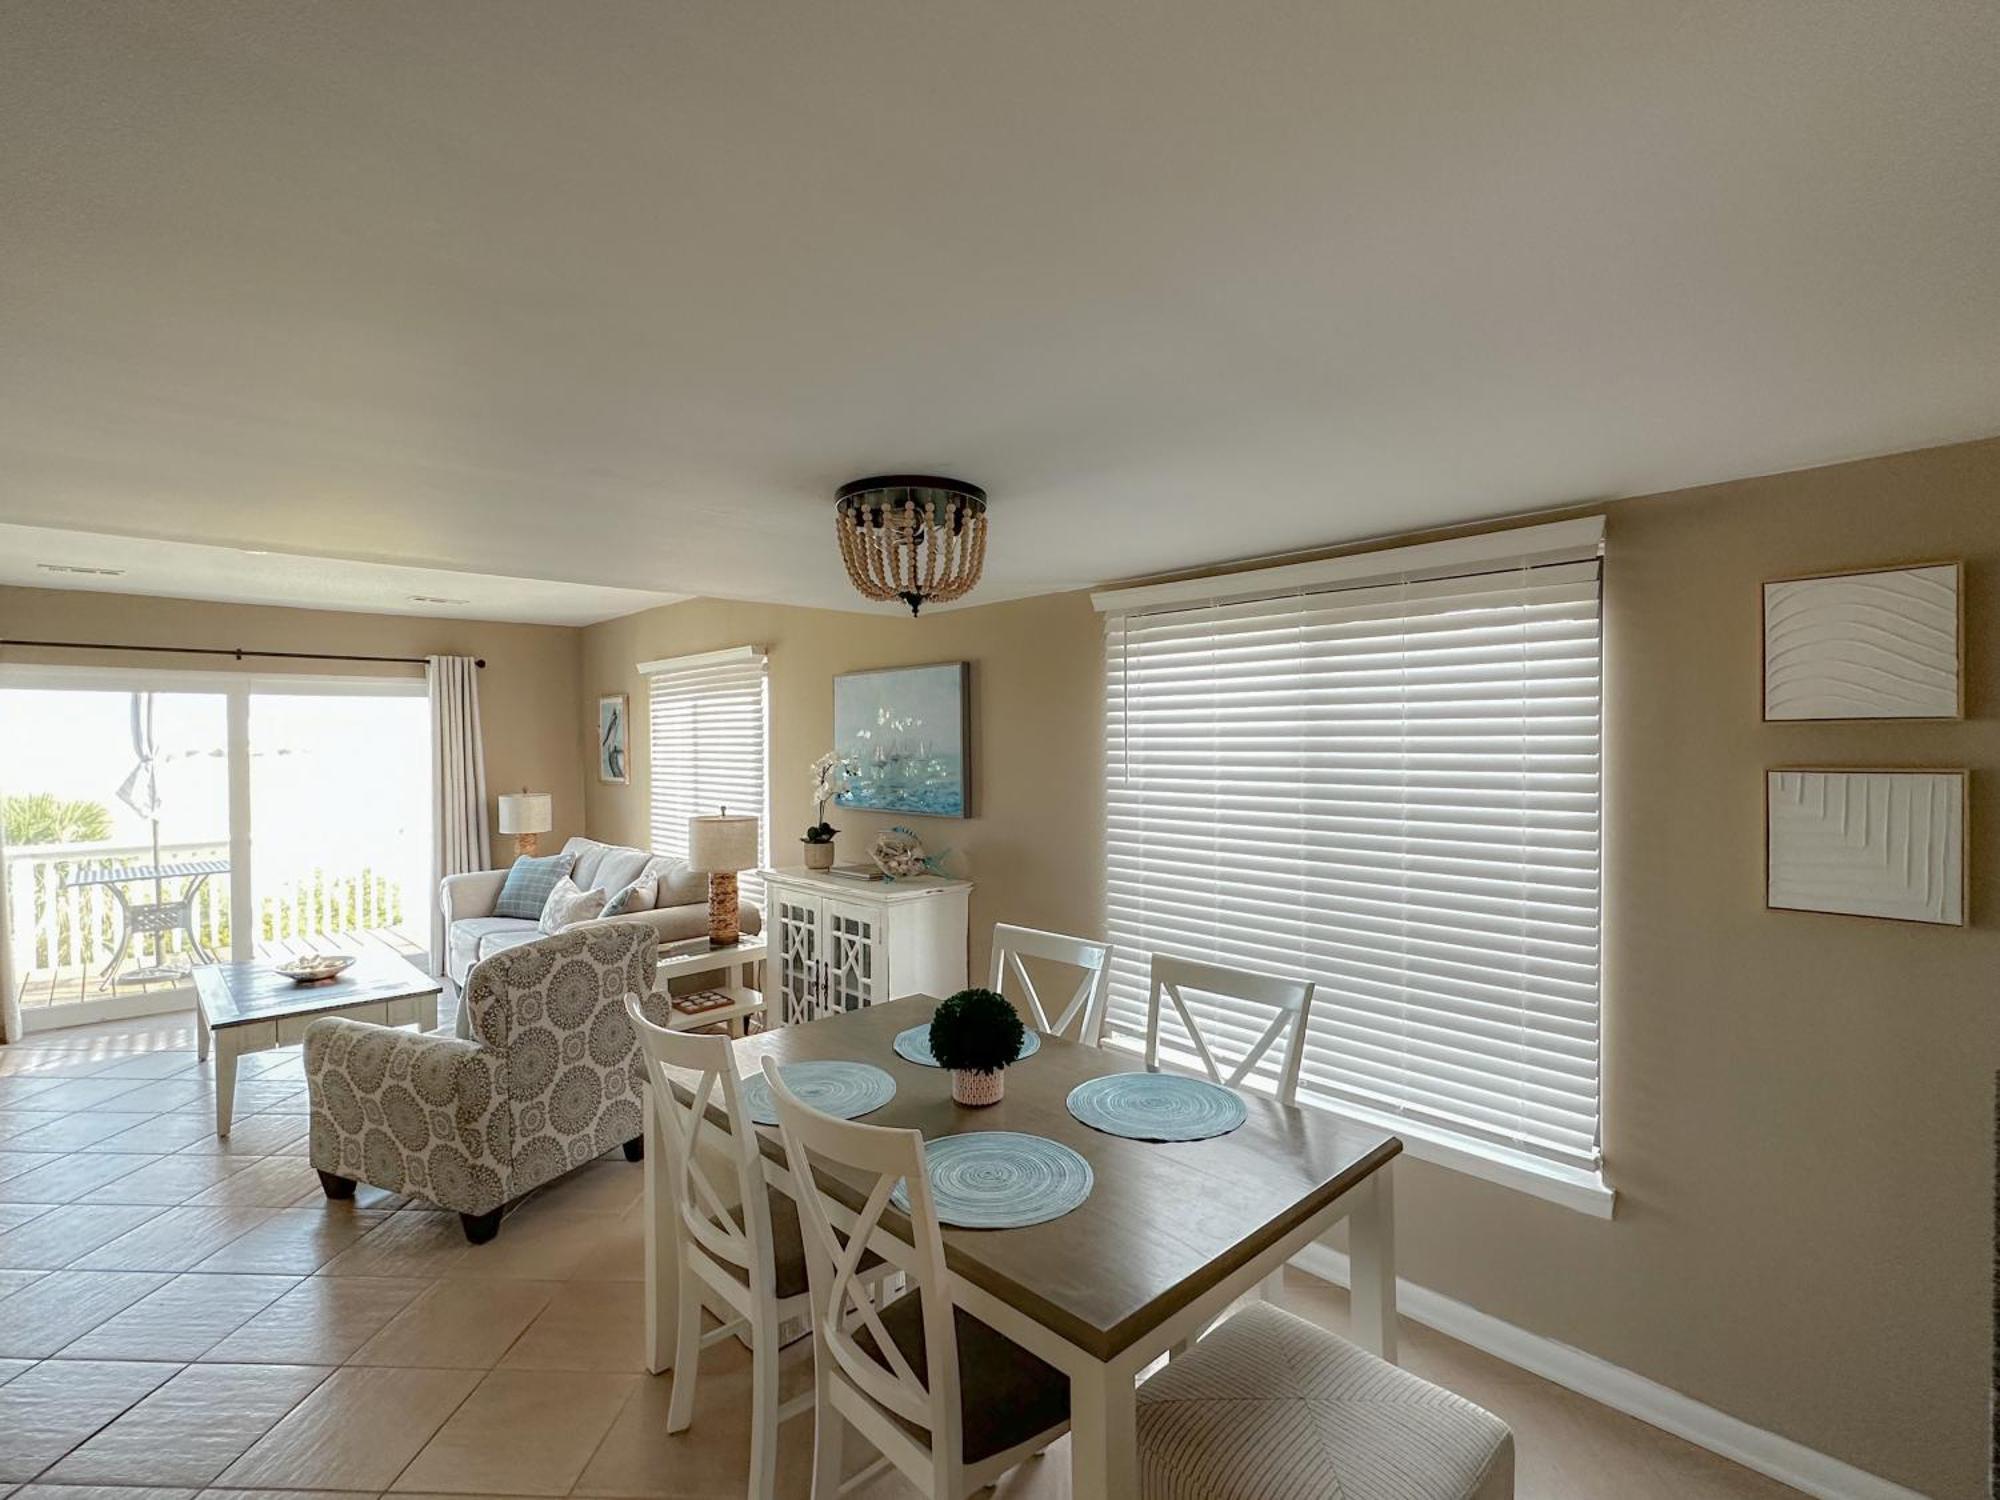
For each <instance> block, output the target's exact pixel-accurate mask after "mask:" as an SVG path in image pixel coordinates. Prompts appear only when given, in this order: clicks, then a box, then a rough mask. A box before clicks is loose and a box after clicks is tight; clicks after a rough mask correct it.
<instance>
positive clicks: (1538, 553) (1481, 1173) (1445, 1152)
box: [1092, 516, 1616, 1218]
mask: <svg viewBox="0 0 2000 1500" xmlns="http://www.w3.org/2000/svg"><path fill="white" fill-rule="evenodd" d="M1603 527H1604V523H1603V518H1602V517H1601V516H1593V517H1586V518H1583V519H1581V520H1575V521H1563V522H1555V523H1548V524H1543V525H1531V526H1523V527H1517V528H1513V529H1511V530H1507V531H1499V532H1487V533H1482V534H1478V535H1474V536H1468V537H1457V538H1451V539H1449V540H1447V541H1443V542H1434V543H1424V544H1418V545H1415V546H1410V547H1402V548H1394V549H1387V550H1378V551H1374V552H1364V553H1354V554H1348V555H1344V556H1341V557H1335V558H1330V559H1324V560H1320V561H1315V562H1309V563H1299V564H1288V565H1281V566H1276V567H1268V568H1260V569H1251V570H1247V571H1244V572H1240V573H1233V574H1224V575H1217V576H1210V577H1203V578H1195V579H1189V580H1183V581H1177V582H1173V583H1166V584H1156V585H1145V586H1140V587H1136V588H1130V589H1120V590H1110V591H1104V592H1100V593H1097V594H1095V595H1093V596H1092V602H1093V604H1094V605H1095V607H1096V608H1097V609H1098V610H1099V611H1100V612H1101V613H1104V614H1106V615H1113V616H1115V615H1125V616H1131V615H1146V614H1156V613H1163V612H1168V611H1188V610H1199V609H1202V608H1204V607H1211V606H1213V607H1222V606H1229V605H1242V604H1249V603H1252V602H1254V601H1258V600H1264V599H1269V600H1273V601H1277V600H1281V599H1283V598H1286V597H1289V596H1293V595H1312V594H1323V593H1336V592H1340V591H1345V590H1347V589H1350V588H1363V587H1368V586H1371V585H1375V584H1391V583H1405V584H1410V583H1423V582H1435V581H1438V580H1443V579H1450V578H1453V577H1456V576H1460V575H1464V574H1467V573H1474V572H1499V571H1502V570H1505V569H1510V568H1516V567H1518V568H1522V569H1528V568H1532V567H1534V566H1537V565H1539V564H1542V563H1556V564H1560V563H1581V562H1584V561H1592V562H1596V561H1598V560H1599V559H1600V557H1601V552H1602V546H1603V534H1604V533H1603ZM1598 576H1599V589H1600V593H1599V603H1598V606H1597V612H1596V630H1597V653H1598V654H1597V664H1598V672H1599V684H1600V688H1599V699H1598V706H1597V715H1596V756H1597V766H1598V778H1599V779H1598V809H1599V812H1598V821H1597V847H1596V851H1595V854H1596V864H1595V870H1594V875H1595V880H1596V889H1597V903H1598V904H1597V914H1596V929H1595V935H1596V943H1597V947H1596V974H1595V978H1596V987H1595V996H1596V1008H1595V1012H1594V1016H1595V1024H1596V1026H1597V1035H1598V1045H1597V1051H1596V1054H1595V1058H1594V1074H1593V1077H1592V1080H1591V1081H1592V1085H1593V1087H1594V1090H1595V1097H1596V1109H1595V1128H1596V1131H1597V1133H1598V1146H1599V1156H1598V1161H1597V1164H1596V1165H1594V1166H1593V1165H1588V1164H1585V1163H1583V1162H1581V1161H1574V1162H1573V1161H1568V1160H1563V1159H1561V1157H1560V1156H1559V1155H1544V1154H1542V1153H1541V1152H1540V1151H1537V1150H1529V1149H1516V1148H1514V1147H1510V1146H1509V1145H1508V1144H1506V1143H1505V1142H1504V1141H1497V1140H1494V1139H1491V1138H1482V1137H1480V1136H1478V1135H1476V1134H1471V1133H1464V1134H1461V1133H1459V1132H1457V1131H1454V1130H1452V1129H1450V1128H1449V1126H1448V1125H1442V1124H1440V1123H1438V1122H1434V1121H1430V1120H1426V1119H1423V1118H1421V1117H1414V1116H1411V1115H1408V1114H1404V1113H1401V1112H1398V1111H1396V1110H1394V1109H1389V1108H1375V1107H1371V1106H1370V1105H1369V1104H1368V1103H1367V1102H1365V1101H1363V1100H1354V1099H1349V1098H1345V1097H1342V1098H1337V1099H1330V1098H1327V1097H1326V1096H1324V1095H1321V1096H1319V1097H1316V1098H1307V1097H1305V1096H1304V1095H1302V1096H1301V1103H1302V1104H1303V1105H1305V1106H1306V1107H1311V1108H1323V1109H1327V1110H1328V1111H1329V1112H1332V1113H1336V1114H1339V1115H1342V1116H1344V1117H1348V1118H1352V1119H1355V1120H1359V1121H1363V1122H1365V1123H1367V1124H1370V1125H1373V1126H1376V1127H1377V1128H1380V1129H1383V1130H1387V1131H1390V1132H1392V1133H1393V1134H1395V1135H1397V1136H1398V1137H1399V1138H1401V1139H1402V1141H1403V1143H1404V1146H1405V1149H1406V1150H1407V1151H1408V1153H1409V1154H1410V1155H1412V1156H1414V1157H1417V1158H1418V1159H1420V1160H1427V1161H1431V1162H1435V1163H1437V1164H1439V1165H1443V1166H1446V1167H1449V1168H1451V1169H1452V1170H1454V1171H1458V1172H1462V1173H1466V1174H1468V1175H1471V1176H1475V1177H1478V1178H1481V1179H1482V1180H1486V1181H1491V1182H1495V1183H1498V1184H1501V1185H1504V1186H1507V1187H1511V1188H1514V1189H1517V1190H1519V1191H1523V1192H1527V1193H1530V1194H1532V1195H1534V1196H1536V1197H1540V1198H1543V1199H1546V1200H1548V1201H1551V1202H1555V1203H1559V1204H1562V1205H1563V1206H1565V1207H1568V1208H1571V1209H1574V1210H1576V1211H1579V1212H1582V1213H1586V1214H1589V1215H1592V1216H1595V1217H1602V1218H1609V1217H1611V1216H1612V1214H1613V1212H1614V1209H1615V1205H1616V1193H1615V1190H1614V1189H1613V1188H1612V1187H1611V1185H1610V1183H1609V1182H1608V1181H1607V1179H1606V1177H1605V1173H1604V1168H1603V1165H1602V1160H1603V1158H1602V1132H1603V1124H1604V1111H1603V1098H1604V1085H1605V1067H1604V1055H1603V1047H1602V1037H1603V1017H1604V1015H1605V992H1604V965H1603V934H1604V931H1605V923H1604V904H1603V884H1604V875H1605V869H1606V858H1605V854H1606V844H1607V830H1606V829H1605V826H1604V821H1603V818H1602V807H1603V766H1604V759H1603V749H1604V715H1603V696H1602V670H1603V661H1604V656H1603V625H1604V621H1603V606H1602V594H1601V572H1600V574H1599V575H1598ZM1122 649H1128V648H1127V645H1126V643H1124V642H1123V641H1121V640H1120V639H1118V638H1116V637H1114V634H1113V631H1112V630H1110V629H1107V631H1106V641H1105V650H1106V662H1107V666H1109V665H1110V663H1111V660H1112V656H1113V653H1114V652H1115V651H1119V650H1122ZM1104 708H1105V721H1104V732H1105V756H1106V762H1105V777H1106V787H1107V805H1106V814H1105V815H1106V819H1107V826H1106V828H1105V830H1104V834H1105V837H1104V846H1103V847H1104V853H1103V856H1102V858H1103V868H1104V870H1105V873H1106V876H1107V879H1109V878H1110V877H1111V876H1112V875H1113V873H1114V866H1113V860H1114V853H1113V850H1112V840H1111V837H1110V834H1111V829H1110V827H1109V820H1110V816H1111V807H1110V795H1109V794H1110V790H1111V788H1112V783H1113V780H1114V779H1115V777H1114V770H1115V768H1114V766H1113V763H1112V756H1113V755H1114V753H1116V751H1117V747H1118V746H1119V745H1121V744H1126V743H1128V742H1126V741H1124V740H1123V738H1122V733H1121V731H1120V722H1121V720H1120V716H1121V715H1123V714H1124V713H1125V712H1126V700H1125V699H1124V697H1123V696H1122V694H1121V693H1120V691H1119V689H1118V687H1117V685H1116V684H1115V683H1114V682H1113V681H1112V680H1111V679H1110V677H1109V676H1108V675H1107V680H1106V685H1105V699H1104ZM1107 1045H1110V1046H1114V1047H1118V1048H1121V1049H1129V1050H1131V1051H1133V1052H1135V1053H1136V1052H1138V1051H1140V1050H1142V1048H1141V1044H1140V1042H1139V1041H1138V1040H1137V1039H1136V1038H1130V1037H1126V1036H1109V1037H1107ZM1253 1086H1254V1085H1253Z"/></svg>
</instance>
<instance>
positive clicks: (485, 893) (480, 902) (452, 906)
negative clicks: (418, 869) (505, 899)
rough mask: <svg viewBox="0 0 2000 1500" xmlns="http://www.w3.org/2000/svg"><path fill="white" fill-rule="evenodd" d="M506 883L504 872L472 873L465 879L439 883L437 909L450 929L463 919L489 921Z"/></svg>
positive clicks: (449, 878) (453, 877)
mask: <svg viewBox="0 0 2000 1500" xmlns="http://www.w3.org/2000/svg"><path fill="white" fill-rule="evenodd" d="M506 883H507V872H506V871H505V870H470V871H467V872H466V873H465V874H463V875H447V876H445V878H444V879H443V880H441V881H439V882H438V906H439V907H440V908H441V909H442V910H443V912H444V924H445V926H447V927H449V926H451V924H452V923H453V922H456V921H457V920H458V919H459V918H461V917H490V916H492V915H493V908H494V907H495V906H497V905H498V904H499V902H500V887H502V886H503V885H505V884H506Z"/></svg>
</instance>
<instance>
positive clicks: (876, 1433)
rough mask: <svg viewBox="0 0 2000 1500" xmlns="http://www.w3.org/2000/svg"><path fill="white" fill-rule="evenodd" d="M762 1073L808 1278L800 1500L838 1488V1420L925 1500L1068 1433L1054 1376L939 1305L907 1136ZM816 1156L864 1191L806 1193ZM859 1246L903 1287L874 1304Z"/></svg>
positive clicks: (914, 1135)
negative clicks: (891, 1216)
mask: <svg viewBox="0 0 2000 1500" xmlns="http://www.w3.org/2000/svg"><path fill="white" fill-rule="evenodd" d="M764 1075H765V1076H766V1077H767V1078H769V1079H770V1081H771V1092H772V1095H773V1096H774V1097H775V1098H776V1100H777V1104H778V1127H779V1131H780V1133H781V1134H782V1135H783V1137H784V1142H785V1158H786V1160H787V1161H788V1162H790V1163H791V1170H792V1182H793V1191H794V1192H795V1194H796V1195H797V1198H798V1203H799V1217H800V1219H801V1220H802V1221H803V1222H804V1225H805V1238H806V1249H807V1268H808V1271H809V1273H810V1278H811V1281H812V1306H813V1401H814V1405H813V1420H814V1432H813V1482H812V1500H835V1497H836V1496H837V1495H838V1494H839V1492H840V1489H841V1468H842V1446H843V1437H844V1428H843V1423H846V1424H851V1425H852V1426H853V1427H854V1429H855V1430H856V1431H857V1432H859V1433H860V1434H861V1435H862V1436H863V1437H864V1438H866V1439H867V1440H868V1442H869V1443H870V1445H871V1446H873V1447H874V1449H875V1450H876V1452H878V1453H879V1454H881V1455H882V1458H883V1459H885V1460H887V1462H888V1463H889V1464H890V1465H893V1466H894V1467H895V1468H896V1469H898V1470H900V1471H901V1472H902V1474H903V1475H904V1477H905V1478H907V1479H909V1480H910V1482H911V1483H913V1484H915V1485H916V1486H917V1487H918V1488H919V1489H921V1490H922V1491H923V1492H924V1494H925V1495H927V1496H929V1497H930V1500H965V1497H966V1496H968V1495H970V1494H972V1493H973V1492H974V1491H975V1490H978V1489H981V1488H983V1487H985V1486H986V1485H989V1484H991V1483H993V1482H994V1481H995V1480H997V1479H998V1478H999V1477H1000V1476H1001V1475H1002V1474H1004V1473H1006V1472H1007V1470H1009V1469H1011V1468H1013V1467H1014V1466H1015V1465H1016V1464H1018V1463H1020V1462H1022V1461H1023V1460H1024V1459H1027V1458H1029V1457H1031V1456H1033V1455H1034V1454H1036V1453H1038V1452H1040V1451H1041V1450H1042V1449H1044V1448H1046V1447H1047V1446H1048V1445H1049V1444H1050V1443H1052V1442H1054V1441H1055V1440H1056V1439H1057V1438H1058V1437H1060V1436H1062V1434H1063V1433H1065V1432H1067V1431H1068V1430H1069V1381H1068V1378H1067V1377H1066V1376H1064V1375H1063V1374H1062V1373H1061V1372H1060V1371H1058V1370H1056V1369H1054V1368H1052V1367H1051V1366H1049V1365H1048V1364H1046V1363H1044V1362H1043V1361H1042V1360H1040V1359H1038V1358H1037V1357H1036V1356H1034V1355H1033V1354H1030V1353H1029V1352H1028V1351H1027V1350H1026V1349H1023V1348H1022V1347H1021V1346H1020V1345H1018V1344H1016V1343H1014V1342H1013V1340H1011V1339H1009V1338H1007V1337H1005V1336H1004V1335H1002V1334H1000V1333H998V1332H996V1331H995V1330H994V1329H992V1328H989V1327H988V1326H987V1325H986V1324H984V1323H981V1322H980V1321H979V1320H978V1319H976V1318H974V1317H973V1316H972V1315H971V1314H970V1313H968V1312H966V1311H965V1310H964V1309H963V1308H960V1307H957V1306H955V1305H953V1303H952V1301H951V1290H950V1278H949V1275H948V1273H947V1272H946V1270H945V1263H944V1237H943V1234H942V1233H941V1231H940V1229H939V1226H938V1217H937V1210H936V1208H935V1206H934V1205H933V1203H932V1201H931V1191H930V1182H929V1179H928V1178H927V1177H926V1176H925V1173H924V1143H923V1137H922V1135H921V1134H919V1133H918V1132H917V1131H914V1130H895V1129H888V1128H885V1127H883V1126H879V1125H864V1124H861V1123H860V1122H858V1121H853V1120H839V1119H835V1118H834V1117H833V1116H831V1115H828V1114H823V1113H821V1112H820V1111H819V1110H816V1109H813V1108H811V1107H810V1106H809V1105H806V1104H803V1103H801V1102H800V1101H799V1099H798V1097H797V1096H796V1095H795V1094H793V1093H792V1092H791V1091H790V1090H789V1089H787V1088H786V1087H785V1083H784V1078H783V1076H782V1075H781V1074H780V1072H779V1070H778V1067H777V1064H776V1063H775V1062H774V1061H772V1060H771V1059H768V1058H767V1059H766V1060H765V1062H764ZM821 1164H824V1165H829V1166H837V1167H840V1168H843V1169H844V1171H843V1174H842V1175H843V1179H844V1180H845V1181H846V1182H847V1183H848V1184H849V1186H850V1187H852V1188H853V1189H854V1191H857V1192H861V1193H863V1194H864V1195H865V1196H864V1199H863V1202H862V1206H861V1208H860V1209H859V1210H852V1209H850V1208H848V1207H847V1206H845V1205H844V1204H843V1203H841V1202H839V1201H838V1200H836V1199H833V1198H831V1197H829V1196H827V1195H826V1194H825V1193H824V1192H822V1191H821V1190H820V1188H819V1186H818V1181H817V1179H816V1177H815V1175H814V1167H815V1166H816V1165H821ZM898 1182H906V1183H908V1184H909V1202H910V1211H909V1224H910V1236H909V1238H908V1239H907V1240H904V1239H902V1238H901V1237H899V1236H898V1235H897V1234H896V1233H895V1232H894V1231H893V1230H891V1229H889V1228H887V1227H885V1226H884V1225H883V1223H882V1215H883V1210H884V1209H885V1208H886V1207H887V1206H888V1204H889V1195H890V1194H891V1193H892V1192H894V1191H895V1188H896V1184H897V1183H898ZM864 1184H865V1185H864ZM837 1225H838V1226H839V1227H836V1226H837ZM871 1247H872V1248H873V1249H874V1250H875V1251H877V1252H879V1253H880V1254H882V1255H883V1256H884V1257H885V1258H886V1259H887V1260H888V1261H889V1262H890V1263H892V1264H894V1265H895V1266H896V1267H898V1268H899V1269H900V1270H902V1271H903V1272H904V1274H905V1276H906V1277H907V1280H908V1286H909V1289H908V1290H907V1291H905V1292H904V1293H903V1294H902V1295H901V1296H899V1297H897V1298H896V1299H895V1300H893V1301H890V1302H886V1303H884V1304H882V1305H880V1306H877V1305H875V1304H874V1303H873V1302H871V1301H870V1300H869V1298H868V1296H867V1295H866V1291H865V1288H864V1287H863V1285H862V1282H861V1279H860V1275H859V1268H860V1266H861V1263H862V1257H863V1256H864V1254H865V1253H866V1252H867V1251H868V1250H869V1249H870V1248H871ZM878 1467H879V1465H878ZM857 1477H858V1476H857Z"/></svg>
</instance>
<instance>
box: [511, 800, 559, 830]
mask: <svg viewBox="0 0 2000 1500" xmlns="http://www.w3.org/2000/svg"><path fill="white" fill-rule="evenodd" d="M555 804H556V799H555V798H554V797H552V796H550V795H549V794H548V793H547V792H503V793H502V794H501V796H500V831H501V832H502V833H547V832H548V831H549V830H550V829H551V828H553V827H555V826H556V812H555Z"/></svg>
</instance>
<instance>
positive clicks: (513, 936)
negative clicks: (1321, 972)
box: [438, 838, 763, 989]
mask: <svg viewBox="0 0 2000 1500" xmlns="http://www.w3.org/2000/svg"><path fill="white" fill-rule="evenodd" d="M562 852H563V853H565V854H568V855H570V856H572V858H573V863H572V864H571V865H570V879H572V880H574V881H575V882H576V883H577V884H578V885H580V886H582V887H583V888H584V889H585V890H587V891H591V890H596V891H603V892H605V893H606V894H607V895H615V894H617V893H618V892H619V891H621V890H623V889H624V888H625V887H626V886H628V885H630V884H631V883H632V882H633V881H635V880H637V879H639V878H640V877H641V876H642V875H645V874H647V873H649V872H650V873H652V874H654V875H656V876H657V877H658V878H659V882H660V890H659V896H658V897H657V899H656V900H655V902H654V906H653V909H652V910H651V911H644V912H634V913H631V914H630V915H627V916H623V917H606V918H603V919H601V921H600V922H583V923H579V924H578V927H594V926H599V925H601V923H602V922H644V923H645V924H646V925H647V926H649V927H651V928H652V929H653V932H654V934H655V935H656V936H657V937H658V939H659V941H660V944H661V946H662V947H664V946H665V945H666V944H668V943H677V942H684V941H686V940H687V939H688V938H696V937H701V936H702V935H703V934H704V933H706V932H707V931H708V877H707V876H706V875H702V874H699V873H697V872H696V871H694V870H691V869H689V868H688V866H687V862H686V861H685V860H681V859H675V858H673V857H671V856H669V855H664V854H653V853H651V852H649V851H647V850H645V849H629V848H626V847H625V846H624V845H622V844H600V843H598V842H597V841H596V840H595V839H585V838H574V839H571V840H570V841H569V842H568V843H566V844H564V845H563V850H562ZM506 880H507V872H506V871H505V870H475V871H473V872H472V873H471V874H467V875H447V876H445V878H444V882H443V884H442V885H440V886H439V888H438V902H439V904H440V905H441V906H442V907H443V908H444V927H445V964H444V971H445V977H446V978H447V979H449V980H450V981H451V983H452V985H453V986H454V988H459V989H462V988H463V987H464V985H465V981H466V977H467V976H468V975H469V974H471V973H472V967H473V965H474V964H477V963H478V962H479V961H480V960H482V959H487V958H491V957H492V956H493V955H494V954H496V953H504V952H506V951H507V950H508V949H509V948H517V947H519V946H520V945H521V944H522V943H531V942H533V941H534V940H535V939H536V938H537V937H540V936H541V932H540V930H539V928H538V927H537V926H536V924H535V923H533V922H531V921H529V920H528V919H526V918H525V917H496V916H494V915H493V907H494V904H495V903H496V902H498V901H499V899H500V887H501V886H502V885H504V884H505V883H506ZM742 925H743V930H744V931H745V932H761V931H762V930H763V917H762V914H761V913H760V912H759V911H758V910H757V908H756V907H755V906H752V905H749V904H747V903H746V904H745V905H744V907H743V915H742Z"/></svg>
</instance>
